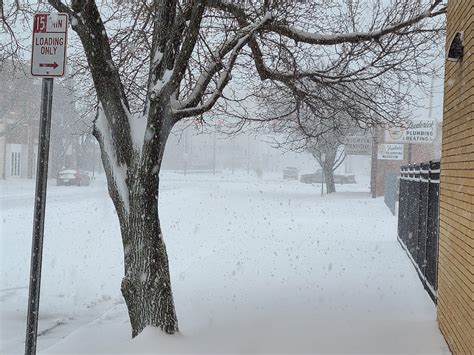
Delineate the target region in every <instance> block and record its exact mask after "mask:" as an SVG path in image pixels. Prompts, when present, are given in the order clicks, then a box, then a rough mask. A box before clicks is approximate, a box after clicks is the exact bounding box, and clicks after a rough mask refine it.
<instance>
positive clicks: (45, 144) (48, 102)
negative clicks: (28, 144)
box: [25, 14, 67, 355]
mask: <svg viewBox="0 0 474 355" xmlns="http://www.w3.org/2000/svg"><path fill="white" fill-rule="evenodd" d="M66 38H67V15H66V14H35V16H34V20H33V49H32V56H31V74H32V75H33V76H39V77H43V86H42V91H41V111H40V127H39V139H38V160H37V165H36V166H37V174H36V190H35V202H34V203H35V206H34V218H33V240H32V244H31V266H30V289H29V296H28V314H27V320H26V323H27V324H26V340H25V354H27V355H30V354H36V340H37V333H38V318H39V300H40V286H41V265H42V259H43V237H44V216H45V208H46V188H47V182H48V162H49V140H50V136H51V111H52V104H53V77H59V76H63V75H64V71H65V63H66Z"/></svg>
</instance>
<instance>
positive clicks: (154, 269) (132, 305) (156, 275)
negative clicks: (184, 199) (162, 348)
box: [121, 173, 178, 337]
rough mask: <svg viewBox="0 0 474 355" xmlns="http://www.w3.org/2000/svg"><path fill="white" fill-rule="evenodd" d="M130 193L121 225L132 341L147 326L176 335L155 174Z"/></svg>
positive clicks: (141, 181) (125, 293)
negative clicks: (125, 214)
mask: <svg viewBox="0 0 474 355" xmlns="http://www.w3.org/2000/svg"><path fill="white" fill-rule="evenodd" d="M130 190H131V191H129V211H130V212H129V215H128V217H126V216H122V217H126V219H127V222H128V223H121V224H122V239H123V244H124V245H123V246H124V266H125V276H124V278H123V280H122V287H121V290H122V295H123V297H124V299H125V302H126V304H127V308H128V313H129V317H130V322H131V326H132V337H135V336H137V335H138V334H139V333H140V332H141V331H142V330H143V329H144V328H145V327H146V326H154V327H159V328H161V330H163V331H164V332H166V333H168V334H173V333H175V332H176V331H178V320H177V317H176V311H175V307H174V302H173V295H172V292H171V283H170V272H169V263H168V255H167V253H166V246H165V243H164V240H163V236H162V233H161V228H160V222H159V218H158V174H157V173H156V174H153V175H152V176H150V177H142V178H139V179H137V180H136V182H135V183H134V184H133V186H132V188H131V189H130Z"/></svg>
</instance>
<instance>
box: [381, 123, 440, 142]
mask: <svg viewBox="0 0 474 355" xmlns="http://www.w3.org/2000/svg"><path fill="white" fill-rule="evenodd" d="M435 138H436V120H413V121H411V122H409V123H408V124H407V127H392V128H389V129H387V130H385V142H386V143H413V144H431V143H433V141H434V139H435Z"/></svg>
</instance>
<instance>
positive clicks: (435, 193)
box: [398, 161, 440, 302]
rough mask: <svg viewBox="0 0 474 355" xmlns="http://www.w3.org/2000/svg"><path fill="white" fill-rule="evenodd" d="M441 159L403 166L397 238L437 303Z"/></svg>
mask: <svg viewBox="0 0 474 355" xmlns="http://www.w3.org/2000/svg"><path fill="white" fill-rule="evenodd" d="M439 176H440V163H439V161H431V162H429V163H422V164H416V165H409V166H402V167H401V168H400V189H399V211H398V240H399V242H400V244H401V245H402V247H403V248H404V249H405V250H406V252H407V254H408V256H409V257H410V259H411V261H412V262H413V265H414V266H415V268H416V270H417V272H418V275H419V276H420V279H421V281H422V282H423V285H424V287H425V289H426V290H427V291H428V293H429V295H430V296H431V298H432V299H433V301H435V302H436V290H437V288H438V285H437V267H438V234H439Z"/></svg>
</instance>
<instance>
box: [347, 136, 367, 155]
mask: <svg viewBox="0 0 474 355" xmlns="http://www.w3.org/2000/svg"><path fill="white" fill-rule="evenodd" d="M344 151H345V152H346V154H347V155H370V154H372V137H371V136H370V135H364V136H346V137H344Z"/></svg>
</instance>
